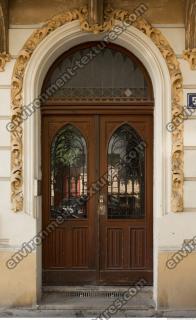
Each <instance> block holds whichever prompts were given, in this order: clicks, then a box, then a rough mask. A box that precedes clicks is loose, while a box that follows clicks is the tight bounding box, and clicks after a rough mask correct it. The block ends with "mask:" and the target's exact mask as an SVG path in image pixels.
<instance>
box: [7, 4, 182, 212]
mask: <svg viewBox="0 0 196 320" xmlns="http://www.w3.org/2000/svg"><path fill="white" fill-rule="evenodd" d="M130 17H131V16H130V13H129V12H128V11H124V10H114V11H113V10H108V11H107V12H105V18H106V21H105V22H104V23H103V25H98V24H95V25H89V23H88V10H87V8H81V9H75V10H71V11H67V12H65V13H63V14H61V15H57V16H55V17H53V18H52V19H51V20H49V21H47V22H46V23H45V24H44V25H43V26H42V27H41V28H40V29H38V30H36V31H35V32H33V34H32V35H31V36H30V38H29V39H28V40H27V41H26V43H25V45H24V47H23V49H22V50H21V52H20V54H19V56H18V58H17V60H16V63H15V67H14V71H13V77H12V90H11V96H12V121H13V122H14V120H15V121H17V120H16V119H17V118H18V117H20V115H21V112H22V99H23V97H22V87H23V79H24V73H25V69H26V66H27V64H28V61H29V60H30V58H31V55H32V53H33V52H34V50H35V49H36V47H37V46H38V44H39V43H40V42H41V41H42V40H43V39H44V38H45V37H46V36H47V35H49V34H50V33H51V32H53V31H54V30H56V29H57V28H58V27H60V26H62V25H64V24H65V23H67V22H71V21H73V20H79V21H80V25H81V29H82V30H84V31H89V32H94V33H99V32H104V31H106V32H107V31H108V32H109V31H111V30H112V28H113V26H114V25H115V23H116V20H120V21H126V22H127V23H129V24H130V25H133V26H134V27H136V28H137V29H139V30H140V31H141V32H143V33H144V34H145V35H146V36H148V37H149V38H150V39H151V40H152V41H153V42H154V44H155V45H156V46H157V47H158V48H159V50H160V52H161V53H162V55H163V57H164V59H165V61H166V63H167V66H168V69H169V72H170V76H171V85H172V106H171V111H172V117H173V118H175V117H177V116H178V115H180V113H181V112H182V74H181V71H180V67H179V62H178V60H177V58H176V56H175V53H174V51H173V50H172V48H171V47H170V45H169V43H168V41H167V40H166V38H165V37H164V36H163V35H162V33H161V32H160V31H159V30H157V29H156V28H154V27H152V26H151V24H150V23H148V22H147V21H146V20H145V19H144V18H141V17H140V18H138V19H137V20H136V21H135V22H133V21H131V20H130ZM165 130H166V129H165ZM22 136H23V128H22V122H21V123H19V125H18V126H17V128H16V129H15V130H14V131H13V132H12V133H11V145H12V151H11V152H12V155H11V167H12V179H11V190H12V194H11V201H12V207H13V210H14V211H20V210H22V208H23V190H22V188H23V163H22V153H23V146H22ZM172 141H173V147H172V210H173V211H174V212H180V211H183V180H184V178H183V124H180V125H179V126H178V127H177V128H176V130H175V131H174V132H173V133H172Z"/></svg>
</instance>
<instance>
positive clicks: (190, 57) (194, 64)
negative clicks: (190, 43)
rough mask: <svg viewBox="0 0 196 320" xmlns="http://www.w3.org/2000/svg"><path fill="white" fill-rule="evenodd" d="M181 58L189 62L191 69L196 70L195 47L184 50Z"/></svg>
mask: <svg viewBox="0 0 196 320" xmlns="http://www.w3.org/2000/svg"><path fill="white" fill-rule="evenodd" d="M183 58H184V59H185V60H187V61H188V62H189V65H190V68H191V70H196V48H195V49H188V50H184V52H183Z"/></svg>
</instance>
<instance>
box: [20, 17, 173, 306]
mask: <svg viewBox="0 0 196 320" xmlns="http://www.w3.org/2000/svg"><path fill="white" fill-rule="evenodd" d="M98 40H102V35H101V34H99V35H95V34H89V33H85V32H83V31H81V29H80V25H79V22H78V21H74V22H70V23H67V24H66V25H64V26H62V27H61V28H58V29H56V30H55V31H54V32H53V33H51V34H50V35H49V36H48V37H47V38H46V39H45V40H44V41H42V42H41V43H40V44H39V46H38V47H37V48H36V50H35V51H34V53H33V55H32V57H31V59H30V61H29V63H28V65H27V67H26V72H25V76H24V81H23V97H24V99H23V103H24V105H32V101H34V100H35V99H36V98H37V97H38V96H39V94H40V92H41V87H42V83H43V80H44V78H45V75H46V73H47V71H48V69H49V67H50V66H51V65H52V63H53V62H54V61H55V60H56V59H57V58H58V57H59V56H60V55H61V54H62V53H63V52H64V51H66V50H68V49H69V48H71V47H72V46H74V45H76V44H79V43H82V42H86V41H98ZM115 42H116V43H117V44H120V45H121V46H123V47H125V48H127V49H128V50H129V51H131V52H133V53H134V54H135V55H136V56H137V57H138V59H140V60H141V61H142V62H143V64H144V65H145V67H146V69H147V71H148V73H149V75H150V77H151V80H152V84H153V91H154V96H155V109H154V111H155V112H154V164H153V166H154V170H153V171H154V178H153V180H154V184H153V194H155V192H156V193H157V190H158V196H157V197H154V201H153V217H154V234H153V239H154V283H153V287H154V289H153V293H154V300H155V303H157V292H158V248H159V243H158V236H157V234H158V227H159V225H158V220H159V218H160V217H162V216H163V215H165V213H166V212H170V211H171V207H170V199H171V161H170V157H163V154H171V144H172V141H171V134H170V133H169V132H167V131H166V130H165V126H166V124H167V123H168V122H169V121H170V118H171V116H170V113H171V78H170V75H169V70H168V67H167V64H166V62H165V60H164V59H163V56H162V54H161V53H160V51H159V50H158V49H157V47H156V46H155V45H154V43H153V42H152V41H151V40H150V39H149V38H148V37H146V36H145V35H144V34H143V33H142V32H140V31H139V30H137V29H136V28H133V27H129V28H128V29H127V30H126V31H125V32H124V33H123V34H122V35H120V36H119V37H118V39H117V40H116V41H115ZM40 117H41V116H40V112H39V110H38V112H35V113H34V114H33V116H31V117H30V118H29V119H28V120H27V121H25V122H24V135H23V136H24V150H25V153H24V211H25V212H26V213H27V214H28V215H30V216H31V217H32V218H33V220H32V228H33V230H32V232H33V234H34V235H36V234H37V233H38V232H39V231H40V230H41V219H40V218H41V196H40V195H39V193H38V192H37V191H36V187H37V185H38V180H40V179H41V171H40V163H41V159H40V152H41V150H40V142H41V141H40V132H41V119H40ZM160 172H161V173H162V174H161V175H160ZM35 269H36V274H35V275H36V276H35V280H34V281H35V286H36V293H37V301H39V299H40V297H41V293H42V289H41V270H42V265H41V247H37V249H36V255H35Z"/></svg>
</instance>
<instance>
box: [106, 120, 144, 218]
mask: <svg viewBox="0 0 196 320" xmlns="http://www.w3.org/2000/svg"><path fill="white" fill-rule="evenodd" d="M144 167H145V142H144V141H143V140H142V139H141V137H140V136H139V135H138V134H137V132H136V131H135V130H134V129H133V128H132V127H130V126H129V125H127V124H124V125H122V126H121V127H120V128H118V129H117V130H116V131H115V133H114V134H113V135H112V137H111V139H110V142H109V146H108V218H119V219H121V218H122V219H123V218H140V217H143V216H144V188H145V170H144Z"/></svg>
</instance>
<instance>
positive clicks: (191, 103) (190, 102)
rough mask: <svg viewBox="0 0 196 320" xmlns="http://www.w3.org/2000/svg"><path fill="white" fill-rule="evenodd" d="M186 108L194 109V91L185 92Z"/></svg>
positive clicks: (195, 104)
mask: <svg viewBox="0 0 196 320" xmlns="http://www.w3.org/2000/svg"><path fill="white" fill-rule="evenodd" d="M187 108H190V109H196V93H188V94H187Z"/></svg>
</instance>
